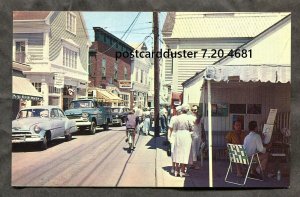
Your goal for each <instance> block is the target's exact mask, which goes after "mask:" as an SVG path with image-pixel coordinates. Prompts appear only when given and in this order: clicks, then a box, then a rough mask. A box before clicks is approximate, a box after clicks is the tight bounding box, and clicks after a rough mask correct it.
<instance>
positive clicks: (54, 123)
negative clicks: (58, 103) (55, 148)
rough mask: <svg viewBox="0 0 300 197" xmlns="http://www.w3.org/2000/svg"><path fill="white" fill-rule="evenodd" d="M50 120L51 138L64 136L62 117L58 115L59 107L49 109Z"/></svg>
mask: <svg viewBox="0 0 300 197" xmlns="http://www.w3.org/2000/svg"><path fill="white" fill-rule="evenodd" d="M50 121H51V127H52V139H54V138H57V137H60V136H64V132H65V124H64V120H63V117H61V116H60V115H59V109H57V108H54V109H52V110H51V113H50Z"/></svg>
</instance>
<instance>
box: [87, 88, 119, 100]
mask: <svg viewBox="0 0 300 197" xmlns="http://www.w3.org/2000/svg"><path fill="white" fill-rule="evenodd" d="M88 91H96V98H97V99H99V100H101V101H103V102H107V103H119V102H122V101H123V100H122V99H121V98H120V97H118V96H117V95H115V94H113V93H110V92H108V91H107V90H105V89H100V88H89V90H88Z"/></svg>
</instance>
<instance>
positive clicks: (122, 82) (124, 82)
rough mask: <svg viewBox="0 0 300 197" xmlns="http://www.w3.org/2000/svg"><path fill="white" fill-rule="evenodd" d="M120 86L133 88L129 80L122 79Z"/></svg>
mask: <svg viewBox="0 0 300 197" xmlns="http://www.w3.org/2000/svg"><path fill="white" fill-rule="evenodd" d="M119 88H132V83H131V81H129V80H120V81H119Z"/></svg>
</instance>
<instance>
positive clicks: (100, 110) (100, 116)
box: [96, 102, 105, 125]
mask: <svg viewBox="0 0 300 197" xmlns="http://www.w3.org/2000/svg"><path fill="white" fill-rule="evenodd" d="M96 107H97V113H98V114H97V117H98V125H102V124H104V119H103V117H104V116H105V113H104V107H103V106H101V105H100V104H99V103H98V102H96Z"/></svg>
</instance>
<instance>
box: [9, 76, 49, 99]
mask: <svg viewBox="0 0 300 197" xmlns="http://www.w3.org/2000/svg"><path fill="white" fill-rule="evenodd" d="M12 82H13V87H12V93H13V99H24V100H38V101H40V100H43V96H42V94H41V93H39V92H38V91H37V90H36V89H35V87H34V86H33V85H32V84H31V83H30V81H29V79H26V78H23V77H16V76H13V77H12Z"/></svg>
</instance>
